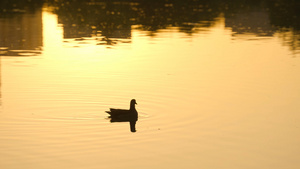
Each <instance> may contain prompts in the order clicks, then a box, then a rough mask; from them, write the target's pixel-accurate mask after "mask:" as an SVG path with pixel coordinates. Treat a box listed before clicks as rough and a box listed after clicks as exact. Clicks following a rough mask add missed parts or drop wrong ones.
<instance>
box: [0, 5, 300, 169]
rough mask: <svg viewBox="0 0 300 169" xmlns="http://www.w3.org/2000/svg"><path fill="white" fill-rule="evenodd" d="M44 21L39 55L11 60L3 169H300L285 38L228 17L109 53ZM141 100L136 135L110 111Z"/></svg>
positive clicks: (5, 90)
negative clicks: (248, 29)
mask: <svg viewBox="0 0 300 169" xmlns="http://www.w3.org/2000/svg"><path fill="white" fill-rule="evenodd" d="M42 21H43V22H42V24H43V25H42V27H43V32H42V37H43V49H42V50H41V52H40V53H39V54H34V55H32V53H29V56H28V57H24V56H15V57H14V56H2V57H1V113H0V157H1V158H0V168H3V169H17V168H20V169H21V168H22V169H24V168H30V169H48V168H49V169H50V168H51V169H52V168H57V169H59V168H61V169H62V168H73V169H76V168H78V169H79V168H85V169H91V168H105V169H109V168H113V169H115V168H120V169H121V168H122V169H123V168H128V169H129V168H143V169H148V168H149V169H153V168H156V169H158V168H161V169H163V168H173V169H175V168H178V169H179V168H195V169H196V168H206V169H213V168H228V169H241V168H243V169H245V168H249V169H250V168H251V169H252V168H264V169H267V168H272V169H282V168H285V169H296V168H299V167H300V165H299V160H300V144H299V143H300V125H299V124H300V123H299V120H300V114H299V110H300V104H299V100H300V95H299V92H300V76H299V73H300V60H299V53H297V50H296V51H293V50H290V48H289V47H288V46H287V45H283V44H282V34H280V33H275V34H274V36H272V37H255V36H253V35H247V36H246V35H242V36H238V37H234V36H232V34H233V32H232V30H231V29H229V28H227V27H225V19H224V16H222V15H220V16H219V17H218V18H217V19H216V21H215V24H214V25H213V26H211V27H207V28H203V29H205V30H203V31H199V32H197V33H194V34H193V35H192V36H191V35H189V34H186V33H184V32H180V31H178V28H177V27H170V28H166V29H161V30H158V31H157V32H156V34H155V36H148V33H149V32H147V31H142V30H140V29H137V28H135V27H134V26H132V32H131V39H130V40H125V41H124V42H118V44H116V45H111V46H109V45H108V46H107V45H97V42H96V40H95V38H93V37H92V38H85V40H83V41H76V40H72V39H71V40H70V39H64V38H63V32H64V30H63V28H62V25H59V24H57V23H58V18H57V15H55V14H53V13H51V12H48V11H47V10H46V9H44V11H43V12H42ZM136 27H138V26H136ZM127 41H130V43H128V42H127ZM125 42H127V43H125ZM22 55H26V52H25V53H22ZM133 98H134V99H136V100H137V103H138V105H137V110H138V112H139V121H138V122H137V126H136V128H137V132H136V133H131V132H130V130H129V124H128V123H110V122H109V119H107V114H105V113H104V112H105V111H107V110H108V109H109V108H110V107H115V108H129V102H130V100H131V99H133Z"/></svg>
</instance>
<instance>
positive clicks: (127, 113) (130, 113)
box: [106, 99, 138, 132]
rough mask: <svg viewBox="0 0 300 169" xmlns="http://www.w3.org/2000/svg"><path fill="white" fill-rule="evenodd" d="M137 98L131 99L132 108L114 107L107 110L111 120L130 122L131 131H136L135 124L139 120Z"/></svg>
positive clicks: (112, 121)
mask: <svg viewBox="0 0 300 169" xmlns="http://www.w3.org/2000/svg"><path fill="white" fill-rule="evenodd" d="M136 104H137V103H136V101H135V99H132V100H131V101H130V109H129V110H126V109H114V108H110V111H106V113H108V114H109V115H110V116H109V118H110V122H111V123H114V122H129V124H130V131H131V132H136V129H135V125H136V122H137V120H138V112H137V111H136V109H135V105H136Z"/></svg>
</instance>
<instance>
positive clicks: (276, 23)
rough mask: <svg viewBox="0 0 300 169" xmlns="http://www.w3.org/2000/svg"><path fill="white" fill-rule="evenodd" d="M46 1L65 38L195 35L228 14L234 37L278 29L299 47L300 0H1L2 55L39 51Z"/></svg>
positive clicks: (107, 41)
mask: <svg viewBox="0 0 300 169" xmlns="http://www.w3.org/2000/svg"><path fill="white" fill-rule="evenodd" d="M43 6H44V7H49V9H52V12H53V13H55V14H57V15H58V22H59V24H61V25H62V26H63V29H64V31H63V32H64V38H65V39H71V40H73V41H71V42H74V43H79V44H81V43H88V42H91V39H92V40H93V42H96V43H95V44H97V45H108V46H113V45H118V44H123V43H126V44H127V43H131V36H132V34H131V33H132V29H138V30H141V31H146V32H147V35H148V36H156V33H157V32H159V31H160V30H162V29H168V28H170V27H175V28H177V29H178V31H180V32H183V33H186V34H187V35H189V36H193V35H194V34H196V33H206V32H207V31H209V28H211V27H212V26H214V25H215V24H216V23H217V20H218V18H219V17H220V16H224V19H225V27H226V28H229V29H231V30H232V36H233V37H243V36H244V35H251V36H253V37H273V36H275V35H276V36H277V34H279V36H280V37H282V38H281V39H282V41H283V44H284V45H288V46H290V49H291V50H294V51H296V50H299V49H300V37H299V34H300V32H299V31H300V23H299V20H300V1H298V0H251V1H250V0H246V1H240V0H210V1H207V0H185V1H182V0H154V1H149V0H47V1H46V0H44V1H43V0H1V1H0V36H1V39H0V55H19V54H18V50H28V51H27V52H24V53H25V55H28V54H29V55H35V54H37V53H34V52H30V51H38V52H40V51H41V48H42V46H43V44H42V41H43V37H42V18H41V11H42V7H43ZM2 37H3V38H2ZM68 42H70V41H68ZM21 55H23V54H22V52H21V54H20V56H21Z"/></svg>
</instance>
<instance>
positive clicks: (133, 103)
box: [130, 99, 137, 110]
mask: <svg viewBox="0 0 300 169" xmlns="http://www.w3.org/2000/svg"><path fill="white" fill-rule="evenodd" d="M136 104H137V103H136V101H135V99H132V100H131V101H130V110H133V109H135V105H136Z"/></svg>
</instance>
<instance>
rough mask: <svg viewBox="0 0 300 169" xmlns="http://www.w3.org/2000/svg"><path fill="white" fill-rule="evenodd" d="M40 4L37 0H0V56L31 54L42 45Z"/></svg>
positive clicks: (38, 52) (36, 52) (36, 51)
mask: <svg viewBox="0 0 300 169" xmlns="http://www.w3.org/2000/svg"><path fill="white" fill-rule="evenodd" d="M42 5H43V1H39V0H31V1H24V0H1V2H0V37H1V38H0V56H33V55H38V54H40V53H41V50H42V46H43V24H42Z"/></svg>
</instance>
